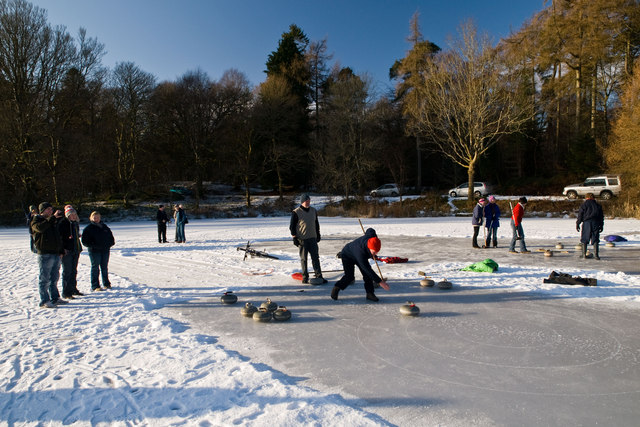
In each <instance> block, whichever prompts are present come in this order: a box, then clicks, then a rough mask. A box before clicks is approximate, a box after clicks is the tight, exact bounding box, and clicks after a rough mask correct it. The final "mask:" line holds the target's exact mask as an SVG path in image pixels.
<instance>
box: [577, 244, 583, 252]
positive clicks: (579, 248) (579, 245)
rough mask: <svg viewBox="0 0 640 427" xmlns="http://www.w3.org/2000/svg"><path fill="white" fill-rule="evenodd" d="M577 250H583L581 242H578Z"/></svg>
mask: <svg viewBox="0 0 640 427" xmlns="http://www.w3.org/2000/svg"><path fill="white" fill-rule="evenodd" d="M575 250H576V251H581V250H582V244H581V243H579V244H577V245H576V247H575Z"/></svg>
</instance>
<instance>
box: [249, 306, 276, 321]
mask: <svg viewBox="0 0 640 427" xmlns="http://www.w3.org/2000/svg"><path fill="white" fill-rule="evenodd" d="M272 317H273V316H272V314H271V312H269V311H267V309H266V308H262V307H260V308H259V309H258V311H256V312H254V313H253V320H255V321H256V322H271V318H272Z"/></svg>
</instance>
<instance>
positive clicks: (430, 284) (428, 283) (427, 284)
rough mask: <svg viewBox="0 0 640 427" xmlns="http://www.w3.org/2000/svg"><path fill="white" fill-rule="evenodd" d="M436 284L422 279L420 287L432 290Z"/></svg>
mask: <svg viewBox="0 0 640 427" xmlns="http://www.w3.org/2000/svg"><path fill="white" fill-rule="evenodd" d="M435 284H436V282H434V281H433V280H431V279H422V280H420V286H422V287H423V288H431V287H433V286H434V285H435Z"/></svg>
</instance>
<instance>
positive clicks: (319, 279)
mask: <svg viewBox="0 0 640 427" xmlns="http://www.w3.org/2000/svg"><path fill="white" fill-rule="evenodd" d="M309 284H310V285H322V284H324V279H323V278H322V277H314V278H313V279H309Z"/></svg>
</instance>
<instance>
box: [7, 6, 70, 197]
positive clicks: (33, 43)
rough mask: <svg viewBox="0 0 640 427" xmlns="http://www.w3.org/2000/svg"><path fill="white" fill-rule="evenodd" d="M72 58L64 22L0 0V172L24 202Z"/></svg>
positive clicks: (30, 193)
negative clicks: (0, 126)
mask: <svg viewBox="0 0 640 427" xmlns="http://www.w3.org/2000/svg"><path fill="white" fill-rule="evenodd" d="M72 60H73V45H72V40H71V37H70V36H69V34H68V33H67V32H66V30H65V29H64V28H63V27H56V28H52V27H51V26H50V25H49V24H48V23H47V19H46V12H45V11H44V10H43V9H40V8H38V7H36V6H34V5H32V4H30V3H28V2H27V1H25V0H1V1H0V81H2V85H1V86H2V88H1V89H0V90H2V92H3V99H4V102H5V104H4V105H3V106H2V107H0V116H1V117H0V120H1V121H2V123H3V124H4V125H5V126H4V133H5V135H4V138H3V140H4V141H3V143H2V148H3V150H2V156H1V157H2V164H3V167H2V168H0V169H2V172H0V173H3V174H6V175H5V182H6V183H7V184H9V185H11V186H12V187H13V188H15V190H16V191H17V193H18V194H19V198H20V199H22V200H23V201H26V200H27V199H32V198H33V197H34V196H35V195H36V193H37V189H36V180H37V177H38V176H39V175H42V174H39V173H37V172H38V169H39V168H38V166H39V164H40V162H41V161H42V160H43V159H42V157H43V156H42V151H41V150H42V148H43V145H42V144H43V142H42V134H43V127H44V126H45V124H46V118H45V117H46V111H47V109H48V107H49V103H50V102H51V99H52V94H53V93H54V92H55V90H56V88H57V87H58V85H59V82H60V80H61V79H62V78H63V76H64V75H65V73H66V70H67V69H68V68H69V67H70V65H71V63H72Z"/></svg>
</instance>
